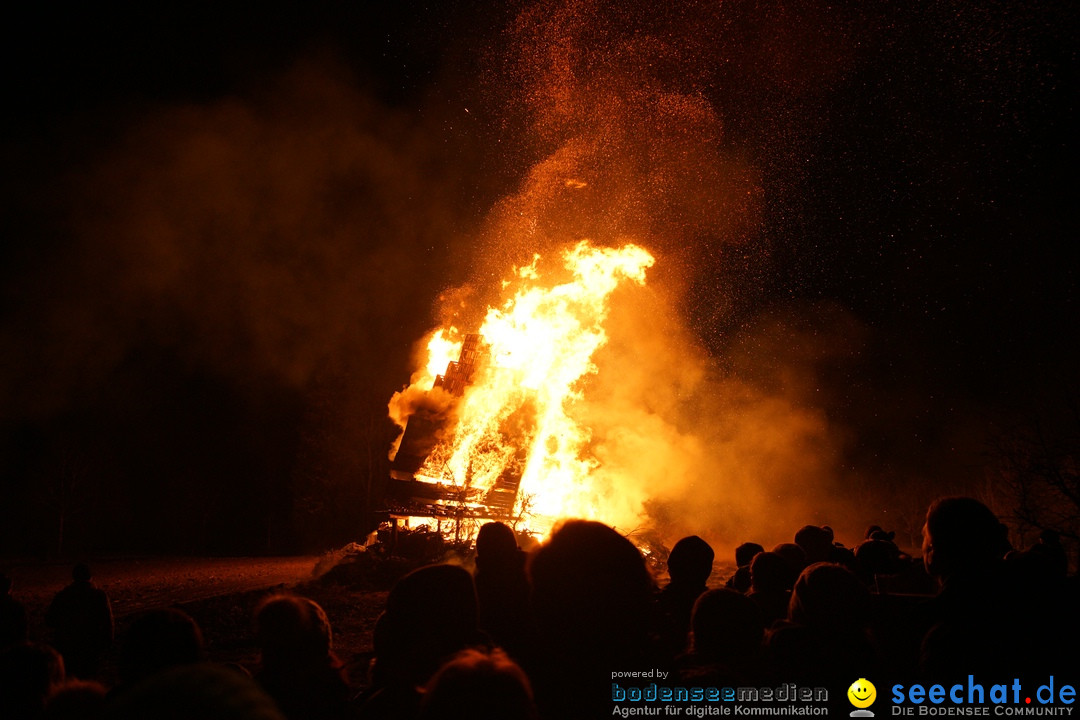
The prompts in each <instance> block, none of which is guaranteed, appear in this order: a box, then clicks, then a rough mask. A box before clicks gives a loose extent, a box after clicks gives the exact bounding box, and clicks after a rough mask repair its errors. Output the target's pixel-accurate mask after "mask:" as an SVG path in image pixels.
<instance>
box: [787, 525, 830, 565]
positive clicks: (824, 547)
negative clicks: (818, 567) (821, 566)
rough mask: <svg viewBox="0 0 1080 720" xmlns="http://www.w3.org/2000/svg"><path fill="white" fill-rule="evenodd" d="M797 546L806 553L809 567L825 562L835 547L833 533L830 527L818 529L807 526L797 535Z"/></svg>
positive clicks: (814, 526)
mask: <svg viewBox="0 0 1080 720" xmlns="http://www.w3.org/2000/svg"><path fill="white" fill-rule="evenodd" d="M795 544H796V545H798V546H799V547H801V548H802V549H803V552H805V553H806V563H807V565H812V564H813V563H816V562H824V561H825V560H827V559H828V558H829V553H830V552H832V547H833V531H832V528H830V527H829V526H828V525H825V526H822V527H818V526H816V525H806V526H805V527H803V528H802V529H801V530H799V532H797V533H795Z"/></svg>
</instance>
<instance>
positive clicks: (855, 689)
mask: <svg viewBox="0 0 1080 720" xmlns="http://www.w3.org/2000/svg"><path fill="white" fill-rule="evenodd" d="M847 698H848V700H850V701H851V704H852V705H854V706H855V707H857V708H868V707H870V706H871V705H873V704H874V700H876V699H877V688H875V687H874V683H872V682H870V681H869V680H867V679H866V678H859V679H858V680H856V681H855V682H853V683H851V687H849V688H848V689H847Z"/></svg>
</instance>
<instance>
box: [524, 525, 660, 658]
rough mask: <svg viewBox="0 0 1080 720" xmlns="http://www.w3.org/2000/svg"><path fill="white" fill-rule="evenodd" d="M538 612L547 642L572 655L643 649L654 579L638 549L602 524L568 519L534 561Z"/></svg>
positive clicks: (536, 607)
mask: <svg viewBox="0 0 1080 720" xmlns="http://www.w3.org/2000/svg"><path fill="white" fill-rule="evenodd" d="M529 574H530V577H531V579H532V586H533V607H534V609H535V612H536V619H537V622H538V624H539V626H540V630H541V632H542V633H543V634H544V637H545V640H546V641H547V642H549V643H551V644H553V645H557V646H560V647H563V648H565V649H566V651H568V652H571V653H572V652H574V650H575V649H587V650H588V651H590V652H591V653H593V654H595V653H614V654H616V655H617V654H619V653H620V652H624V651H626V650H628V649H629V648H636V649H640V647H641V642H640V641H641V637H642V636H643V635H644V633H645V627H646V617H647V614H648V609H649V604H650V602H651V599H652V587H653V583H652V577H651V576H650V575H649V571H648V569H647V568H646V566H645V560H644V558H643V557H642V556H641V553H640V552H639V551H638V549H637V548H636V547H634V544H633V543H631V542H630V541H629V540H627V539H626V538H625V537H623V536H622V535H620V534H619V533H617V532H615V530H613V529H612V528H610V527H608V526H607V525H604V524H603V523H599V522H594V521H590V520H569V521H567V522H565V523H563V524H562V526H561V527H559V529H558V530H556V531H555V533H554V534H553V535H552V536H551V538H550V539H549V540H548V541H547V543H545V544H544V545H543V546H542V547H541V548H540V549H539V550H538V551H537V552H536V554H535V555H534V556H533V558H532V562H531V563H530V566H529Z"/></svg>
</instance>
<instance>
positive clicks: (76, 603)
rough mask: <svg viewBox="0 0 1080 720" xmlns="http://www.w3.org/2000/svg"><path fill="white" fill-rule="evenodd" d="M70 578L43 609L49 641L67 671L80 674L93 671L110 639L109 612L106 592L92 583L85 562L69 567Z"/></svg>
mask: <svg viewBox="0 0 1080 720" xmlns="http://www.w3.org/2000/svg"><path fill="white" fill-rule="evenodd" d="M71 577H72V580H73V582H72V583H71V584H70V585H68V586H67V587H65V588H64V589H63V590H61V591H60V592H58V593H57V594H56V597H54V598H53V600H52V603H51V604H50V605H49V609H48V610H47V611H46V613H45V623H46V624H47V625H48V626H49V627H50V628H52V630H53V642H54V644H55V646H56V649H57V650H59V651H60V654H61V655H63V656H64V665H65V667H66V668H67V674H68V675H71V676H74V677H80V678H93V677H94V676H95V675H97V671H98V666H99V664H100V662H101V656H102V654H104V652H105V650H106V649H108V647H109V645H110V644H111V643H112V641H113V632H114V626H113V614H112V606H111V605H110V604H109V596H108V595H106V594H105V591H104V590H102V589H101V588H99V587H96V586H95V585H94V583H93V579H92V576H91V573H90V568H89V566H87V565H86V564H85V563H79V564H78V565H76V566H75V568H74V569H73V570H72V571H71Z"/></svg>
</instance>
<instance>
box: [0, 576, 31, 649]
mask: <svg viewBox="0 0 1080 720" xmlns="http://www.w3.org/2000/svg"><path fill="white" fill-rule="evenodd" d="M11 586H12V582H11V578H10V577H8V576H7V575H4V574H3V573H0V650H2V649H4V648H6V647H10V646H12V645H18V644H19V643H24V642H26V641H27V640H28V639H29V635H28V632H27V628H28V626H27V623H26V606H25V605H23V604H22V603H21V602H19V601H18V600H16V599H15V597H14V596H13V595H12V594H11Z"/></svg>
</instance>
